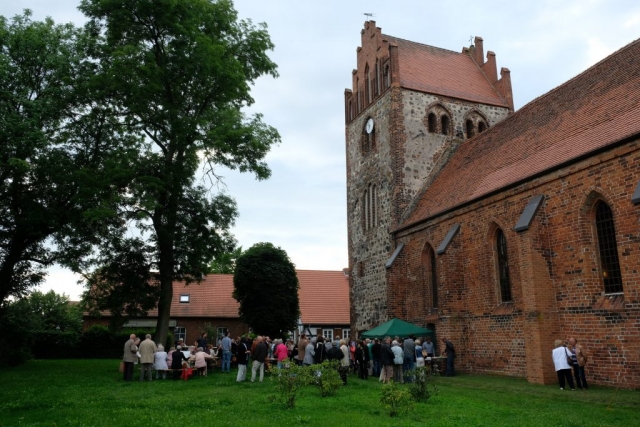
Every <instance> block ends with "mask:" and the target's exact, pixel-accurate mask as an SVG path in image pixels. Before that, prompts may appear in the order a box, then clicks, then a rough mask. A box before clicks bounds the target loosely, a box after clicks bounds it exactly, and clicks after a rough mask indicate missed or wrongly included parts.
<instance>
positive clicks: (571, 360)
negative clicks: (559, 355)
mask: <svg viewBox="0 0 640 427" xmlns="http://www.w3.org/2000/svg"><path fill="white" fill-rule="evenodd" d="M564 354H565V355H566V356H567V363H568V364H569V366H573V359H571V356H569V353H567V348H566V347H565V348H564Z"/></svg>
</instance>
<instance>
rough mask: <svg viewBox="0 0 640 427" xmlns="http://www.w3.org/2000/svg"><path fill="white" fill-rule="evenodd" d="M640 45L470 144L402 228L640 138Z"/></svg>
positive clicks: (626, 49) (604, 62) (462, 148)
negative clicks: (602, 149) (599, 150)
mask: <svg viewBox="0 0 640 427" xmlns="http://www.w3.org/2000/svg"><path fill="white" fill-rule="evenodd" d="M639 58H640V40H636V41H635V42H633V43H631V44H629V45H627V46H626V47H624V48H622V49H620V50H619V51H618V52H616V53H614V54H612V55H610V56H609V57H607V58H606V59H604V60H602V61H601V62H599V63H598V64H596V65H594V66H593V67H591V68H589V69H588V70H586V71H585V72H583V73H582V74H580V75H578V76H576V77H574V78H573V79H571V80H569V81H568V82H566V83H565V84H563V85H561V86H559V87H557V88H556V89H554V90H552V91H551V92H548V93H547V94H545V95H543V96H541V97H540V98H537V99H535V100H534V101H532V102H530V103H529V104H527V105H526V106H524V107H522V108H521V109H520V110H519V111H518V112H516V113H515V114H514V115H513V116H511V117H509V118H508V119H506V120H504V121H503V122H501V123H499V124H497V125H496V126H494V127H493V128H491V129H489V130H487V131H485V132H483V133H482V134H480V135H478V136H476V137H474V138H472V139H470V140H468V141H465V142H464V143H462V144H461V146H460V147H459V148H458V150H457V151H456V152H455V153H454V154H453V156H452V158H451V159H450V160H449V161H448V163H447V164H446V165H445V167H444V168H443V169H442V171H440V173H439V174H438V176H437V177H436V178H435V179H434V181H433V182H432V183H431V185H430V186H429V187H428V188H427V189H426V190H425V192H424V193H423V194H422V195H421V196H420V200H419V201H418V203H417V204H416V206H415V208H414V210H413V212H411V213H410V215H409V217H408V219H407V220H406V221H405V222H404V224H403V225H402V226H401V227H400V228H405V227H408V226H410V225H412V224H415V223H417V222H420V221H422V220H425V219H428V218H431V217H434V216H437V215H438V214H441V213H443V212H446V211H448V210H451V209H453V208H456V207H458V206H460V205H463V204H465V203H468V202H471V201H473V200H476V199H479V198H481V197H483V196H486V195H488V194H490V193H493V192H495V191H498V190H500V189H503V188H505V187H507V186H510V185H513V184H516V183H518V182H521V181H523V180H526V179H528V178H530V177H532V176H534V175H537V174H540V173H543V172H545V171H548V170H551V169H554V168H556V167H559V166H561V165H563V164H565V163H567V162H570V161H572V160H576V159H578V158H580V157H582V156H585V155H588V154H589V153H591V152H594V151H596V150H598V149H601V148H604V147H606V146H608V145H611V144H613V143H615V142H618V141H621V140H624V139H626V138H628V137H632V136H635V135H638V133H640V62H639V61H638V59H639Z"/></svg>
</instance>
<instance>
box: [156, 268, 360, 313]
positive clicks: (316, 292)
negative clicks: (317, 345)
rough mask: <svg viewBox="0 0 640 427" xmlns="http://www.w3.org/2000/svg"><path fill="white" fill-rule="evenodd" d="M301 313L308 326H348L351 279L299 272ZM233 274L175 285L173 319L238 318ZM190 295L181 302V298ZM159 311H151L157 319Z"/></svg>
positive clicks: (336, 274)
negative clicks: (185, 300)
mask: <svg viewBox="0 0 640 427" xmlns="http://www.w3.org/2000/svg"><path fill="white" fill-rule="evenodd" d="M297 273H298V281H299V283H300V290H299V297H300V312H301V314H302V321H303V323H304V324H305V325H306V324H314V325H315V324H325V325H329V324H332V325H333V324H347V325H348V324H349V320H350V319H349V279H348V278H347V277H346V276H345V275H344V273H343V272H342V271H320V270H297ZM232 293H233V275H231V274H210V275H208V276H207V277H206V278H205V279H204V280H203V281H202V282H200V283H199V284H191V285H189V286H185V285H184V283H182V282H175V283H174V284H173V300H172V302H171V317H172V318H174V317H223V318H237V317H238V302H237V301H236V300H235V299H233V297H232V296H231V294H232ZM187 294H188V295H189V302H188V303H180V295H187ZM157 315H158V311H157V310H151V311H149V317H156V316H157Z"/></svg>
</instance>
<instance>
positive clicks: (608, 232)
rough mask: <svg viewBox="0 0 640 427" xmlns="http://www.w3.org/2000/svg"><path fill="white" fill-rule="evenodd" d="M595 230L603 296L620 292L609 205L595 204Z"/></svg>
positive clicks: (614, 231) (616, 248)
mask: <svg viewBox="0 0 640 427" xmlns="http://www.w3.org/2000/svg"><path fill="white" fill-rule="evenodd" d="M596 229H597V231H598V252H599V255H600V270H601V272H602V279H603V281H604V292H605V294H613V293H619V292H622V274H621V273H620V261H619V259H618V245H617V243H616V230H615V226H614V224H613V212H611V208H610V207H609V205H607V204H606V203H605V202H603V201H599V202H598V203H597V204H596Z"/></svg>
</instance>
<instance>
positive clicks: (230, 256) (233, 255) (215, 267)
mask: <svg viewBox="0 0 640 427" xmlns="http://www.w3.org/2000/svg"><path fill="white" fill-rule="evenodd" d="M241 256H242V246H240V247H238V248H235V249H233V250H230V251H225V252H222V253H220V254H218V255H216V257H215V258H214V259H213V261H211V262H210V263H209V274H233V273H234V272H235V271H236V262H237V261H238V258H240V257H241Z"/></svg>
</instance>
